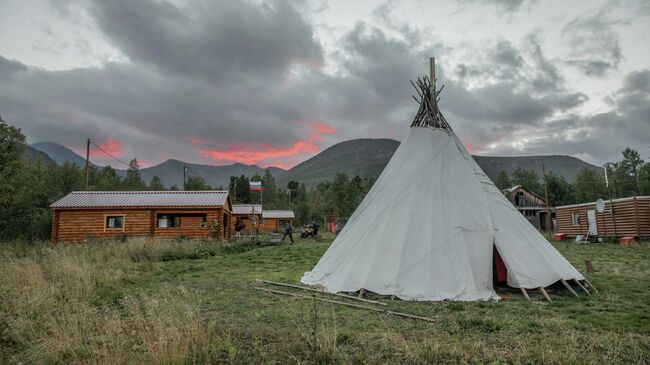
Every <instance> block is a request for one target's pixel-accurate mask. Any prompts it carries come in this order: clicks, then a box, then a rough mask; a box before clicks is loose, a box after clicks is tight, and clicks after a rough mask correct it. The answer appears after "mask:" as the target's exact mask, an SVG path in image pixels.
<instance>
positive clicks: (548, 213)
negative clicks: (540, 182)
mask: <svg viewBox="0 0 650 365" xmlns="http://www.w3.org/2000/svg"><path fill="white" fill-rule="evenodd" d="M542 174H543V175H544V200H546V230H547V231H549V232H553V227H552V226H551V225H552V223H551V222H552V221H553V220H552V219H551V207H550V206H549V205H548V184H547V183H546V170H545V169H544V165H542Z"/></svg>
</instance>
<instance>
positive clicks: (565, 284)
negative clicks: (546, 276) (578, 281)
mask: <svg viewBox="0 0 650 365" xmlns="http://www.w3.org/2000/svg"><path fill="white" fill-rule="evenodd" d="M560 281H561V282H562V284H563V285H564V287H565V288H567V290H569V291H570V292H571V294H573V295H575V296H576V297H578V293H576V291H575V290H573V288H572V287H571V285H569V283H567V282H566V281H565V280H564V279H560Z"/></svg>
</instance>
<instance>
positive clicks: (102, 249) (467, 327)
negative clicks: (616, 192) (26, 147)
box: [0, 239, 650, 364]
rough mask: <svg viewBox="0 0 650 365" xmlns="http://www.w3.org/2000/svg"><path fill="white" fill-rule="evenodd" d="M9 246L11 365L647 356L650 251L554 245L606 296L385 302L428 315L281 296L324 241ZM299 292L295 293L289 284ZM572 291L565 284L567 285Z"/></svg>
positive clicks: (3, 309)
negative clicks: (260, 286) (275, 289)
mask: <svg viewBox="0 0 650 365" xmlns="http://www.w3.org/2000/svg"><path fill="white" fill-rule="evenodd" d="M255 247H259V246H253V245H225V244H216V243H209V242H195V241H189V242H170V241H155V242H153V241H148V240H130V241H129V242H125V243H122V242H93V243H90V244H82V245H56V246H52V245H51V244H49V243H41V244H36V245H27V244H24V243H20V242H18V243H5V244H2V246H0V363H3V362H9V363H16V364H17V363H23V364H36V363H38V364H42V363H45V364H52V363H63V364H88V363H93V364H95V363H98V364H105V363H110V364H193V363H201V364H206V363H245V364H248V363H373V364H374V363H598V362H602V363H639V364H644V363H649V362H650V332H649V331H650V327H649V326H648V324H647V323H648V322H647V320H648V314H647V313H648V309H650V305H649V304H648V303H650V301H648V293H649V292H650V286H648V282H649V281H648V279H649V278H650V269H649V268H650V266H649V264H648V263H649V262H650V247H649V246H648V245H647V244H645V243H644V244H642V245H640V246H639V247H636V248H629V249H622V248H619V247H617V246H613V245H590V246H577V245H572V244H559V245H557V247H558V248H559V249H560V250H561V251H562V252H563V254H565V255H566V256H567V258H569V259H570V260H571V261H572V262H573V263H574V264H575V265H582V264H583V263H584V260H586V259H589V260H593V262H594V267H595V268H596V272H595V273H594V274H593V275H592V276H591V277H590V278H591V279H593V280H592V281H593V283H594V285H596V286H597V287H598V288H599V290H600V291H601V295H594V296H589V297H588V296H586V295H582V293H581V296H580V298H573V297H572V296H569V295H568V294H567V293H561V292H559V293H556V295H557V296H556V298H555V299H554V301H553V302H552V303H547V302H545V301H542V300H536V301H533V302H527V301H525V300H523V299H521V300H510V301H505V300H504V301H502V302H500V303H493V302H487V303H485V302H475V303H474V302H472V303H459V302H437V303H426V302H409V301H399V300H396V301H386V302H387V304H388V306H389V308H390V309H392V310H396V311H401V312H407V313H413V314H416V315H421V316H425V317H430V318H434V319H435V320H436V322H434V323H429V322H419V321H412V320H405V319H399V318H396V317H390V316H384V315H378V314H374V313H369V312H366V311H361V310H357V309H352V308H347V307H340V306H334V305H331V304H322V303H320V302H316V301H314V300H312V299H304V300H298V299H295V298H292V297H279V296H272V295H269V294H268V293H259V292H257V291H255V290H254V289H253V286H254V284H252V283H253V282H254V280H255V279H258V278H266V279H270V280H276V281H292V282H295V281H297V280H298V279H299V278H300V275H302V273H303V272H304V271H305V270H307V269H309V268H311V267H313V265H314V264H315V262H317V260H318V258H319V257H320V256H321V255H322V254H323V252H324V251H325V249H326V248H327V243H317V242H314V240H312V239H306V240H302V241H300V242H299V243H298V244H296V245H279V246H272V247H262V248H260V249H254V248H255ZM287 290H289V289H287ZM560 290H561V289H560Z"/></svg>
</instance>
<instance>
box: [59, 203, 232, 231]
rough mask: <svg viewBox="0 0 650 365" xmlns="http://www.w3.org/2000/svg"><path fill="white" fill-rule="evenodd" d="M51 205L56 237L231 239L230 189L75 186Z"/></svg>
mask: <svg viewBox="0 0 650 365" xmlns="http://www.w3.org/2000/svg"><path fill="white" fill-rule="evenodd" d="M50 207H51V208H52V241H53V242H65V241H70V242H75V241H84V240H86V239H88V238H115V237H122V236H127V237H151V238H163V239H164V238H166V239H175V238H179V237H187V238H190V239H220V240H229V239H230V232H231V230H230V221H231V218H230V217H231V210H232V209H231V204H230V198H229V197H228V192H227V191H75V192H72V193H70V194H68V195H66V196H64V197H63V198H61V199H59V200H58V201H56V202H55V203H53V204H52V205H51V206H50Z"/></svg>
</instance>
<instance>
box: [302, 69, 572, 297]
mask: <svg viewBox="0 0 650 365" xmlns="http://www.w3.org/2000/svg"><path fill="white" fill-rule="evenodd" d="M432 63H433V62H432ZM432 69H433V67H432ZM431 79H433V80H435V77H432V78H431ZM418 86H419V91H418V93H419V94H420V110H419V111H418V114H417V115H416V118H415V120H414V122H413V124H412V126H411V130H410V132H409V133H408V136H407V137H406V138H405V139H404V140H403V141H402V143H401V144H400V146H399V148H398V149H397V151H396V152H395V154H394V155H393V157H392V158H391V160H390V162H389V163H388V165H387V166H386V168H385V169H384V171H383V172H382V174H381V175H380V176H379V178H378V179H377V181H376V183H375V184H374V186H373V187H372V189H371V190H370V191H369V192H368V194H367V195H366V197H365V199H364V200H363V202H362V203H361V204H360V205H359V207H358V208H357V209H356V211H355V212H354V214H352V217H350V219H349V221H348V223H347V224H346V226H345V228H344V229H343V231H342V232H341V233H340V234H339V236H338V237H337V238H336V240H334V242H333V243H332V245H331V246H330V247H329V249H328V250H327V252H325V254H324V255H323V257H322V258H321V259H320V261H319V262H318V264H317V265H316V266H315V267H314V269H313V270H312V271H311V272H307V273H305V275H304V276H303V277H302V279H301V282H302V283H304V284H308V285H319V286H322V287H323V288H324V289H325V290H327V291H329V292H340V291H343V292H351V291H357V290H360V289H365V290H368V291H372V292H375V293H378V294H382V295H395V296H397V297H399V298H402V299H412V300H445V299H448V300H487V299H498V298H499V297H498V296H497V294H496V293H495V291H494V289H493V281H492V270H493V269H492V265H493V257H492V256H493V248H494V247H496V249H497V250H498V252H499V254H500V256H501V258H502V259H503V261H504V263H505V266H506V268H507V273H508V285H510V286H512V287H515V288H525V289H533V288H540V287H542V288H543V287H546V286H548V285H551V284H553V283H555V282H557V281H559V280H561V279H564V280H574V279H577V280H584V277H583V276H582V275H581V274H580V273H579V272H578V271H577V270H576V269H575V268H574V267H573V266H572V265H571V264H570V263H569V262H568V261H567V260H566V259H565V258H564V257H563V256H562V255H561V254H560V253H559V252H558V251H557V250H556V249H555V248H554V247H553V246H552V245H551V244H550V243H549V242H548V241H547V240H546V239H545V238H544V237H543V236H542V235H541V234H540V233H539V232H538V231H537V230H536V229H535V228H534V227H533V226H532V225H531V224H530V223H529V222H528V221H527V220H526V219H525V218H524V217H523V216H522V215H521V213H519V211H517V210H516V209H515V207H514V206H513V205H512V204H511V203H510V202H509V201H508V200H507V199H506V198H505V197H504V196H503V194H502V193H501V192H500V191H499V189H497V188H496V186H494V184H493V183H492V181H491V180H490V179H489V178H488V177H487V176H486V175H485V173H484V172H483V171H482V170H481V168H480V167H479V166H478V164H477V163H476V162H475V161H474V159H473V158H472V156H471V155H470V154H469V153H468V152H467V150H466V149H465V148H464V147H463V144H462V143H461V142H460V141H459V140H458V138H457V137H456V135H455V134H454V132H453V131H452V130H451V128H449V125H448V124H447V122H446V120H445V119H444V116H442V114H441V113H440V111H439V110H438V107H437V96H438V94H439V93H440V91H437V92H436V93H435V95H436V98H434V97H433V95H434V93H432V92H431V91H433V90H436V89H435V84H434V85H430V84H429V81H428V79H427V78H424V79H423V80H418ZM416 89H418V88H416Z"/></svg>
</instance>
